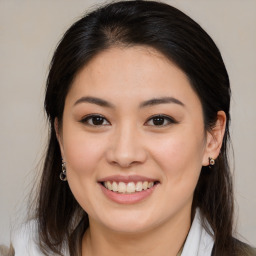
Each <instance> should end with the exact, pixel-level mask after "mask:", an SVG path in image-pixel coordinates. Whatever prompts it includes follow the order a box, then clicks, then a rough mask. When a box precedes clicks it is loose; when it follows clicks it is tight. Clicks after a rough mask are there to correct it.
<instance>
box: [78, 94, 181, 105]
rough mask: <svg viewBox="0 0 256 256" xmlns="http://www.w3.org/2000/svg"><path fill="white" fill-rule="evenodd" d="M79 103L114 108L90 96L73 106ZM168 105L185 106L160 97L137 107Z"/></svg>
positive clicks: (177, 101) (173, 99)
mask: <svg viewBox="0 0 256 256" xmlns="http://www.w3.org/2000/svg"><path fill="white" fill-rule="evenodd" d="M80 103H92V104H96V105H99V106H101V107H107V108H115V106H114V105H113V104H112V103H110V102H108V101H106V100H103V99H100V98H97V97H90V96H87V97H82V98H80V99H78V100H77V101H76V102H75V104H74V106H76V105H77V104H80ZM168 103H174V104H178V105H180V106H185V105H184V103H182V102H181V101H180V100H178V99H176V98H174V97H162V98H153V99H150V100H147V101H143V102H142V103H141V104H140V105H139V107H140V108H144V107H151V106H155V105H160V104H168Z"/></svg>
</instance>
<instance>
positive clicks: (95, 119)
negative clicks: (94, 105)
mask: <svg viewBox="0 0 256 256" xmlns="http://www.w3.org/2000/svg"><path fill="white" fill-rule="evenodd" d="M81 122H82V123H84V124H86V125H90V126H102V125H109V124H110V123H109V122H108V120H107V119H106V118H104V117H103V116H101V115H90V116H87V117H85V118H84V119H83V120H82V121H81Z"/></svg>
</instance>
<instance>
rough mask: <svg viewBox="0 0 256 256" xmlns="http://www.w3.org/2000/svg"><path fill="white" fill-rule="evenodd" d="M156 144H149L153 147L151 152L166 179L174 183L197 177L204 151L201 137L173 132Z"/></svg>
mask: <svg viewBox="0 0 256 256" xmlns="http://www.w3.org/2000/svg"><path fill="white" fill-rule="evenodd" d="M157 145H158V146H157V147H153V145H152V146H151V148H153V149H154V150H152V151H151V154H152V156H153V157H154V159H155V161H156V162H157V164H158V165H159V166H160V167H161V169H162V170H163V171H164V175H165V177H166V179H168V180H170V182H176V183H177V182H178V181H180V180H183V181H184V182H185V181H189V179H191V178H192V179H193V180H195V179H197V177H198V175H199V173H200V170H201V166H202V158H203V152H204V142H203V139H202V137H201V138H196V136H194V137H190V134H189V133H188V134H187V135H186V133H181V134H175V135H173V136H170V137H169V138H166V139H165V140H163V141H162V142H158V143H157Z"/></svg>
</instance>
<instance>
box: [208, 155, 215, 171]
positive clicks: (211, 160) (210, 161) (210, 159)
mask: <svg viewBox="0 0 256 256" xmlns="http://www.w3.org/2000/svg"><path fill="white" fill-rule="evenodd" d="M213 165H215V160H214V159H213V158H212V157H209V168H211V167H212V166H213Z"/></svg>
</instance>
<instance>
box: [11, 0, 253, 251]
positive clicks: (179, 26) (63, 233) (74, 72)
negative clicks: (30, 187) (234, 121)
mask: <svg viewBox="0 0 256 256" xmlns="http://www.w3.org/2000/svg"><path fill="white" fill-rule="evenodd" d="M229 105H230V87H229V78H228V74H227V71H226V69H225V66H224V63H223V60H222V58H221V55H220V53H219V51H218V49H217V47H216V45H215V44H214V42H213V41H212V39H211V38H210V37H209V36H208V35H207V34H206V32H205V31H204V30H203V29H202V28H201V27H200V26H199V25H198V24H197V23H195V22H194V21H193V20H191V19H190V18H189V17H188V16H186V15H185V14H183V13H182V12H180V11H179V10H177V9H175V8H173V7H171V6H169V5H166V4H163V3H157V2H151V1H150V2H147V1H129V2H117V3H114V4H109V5H106V6H104V7H101V8H99V9H97V10H96V11H94V12H92V13H90V14H88V15H86V16H85V17H83V18H82V19H80V20H79V21H77V22H76V23H75V24H74V25H73V26H71V28H70V29H69V30H68V31H67V32H66V34H65V35H64V37H63V39H62V40H61V42H60V44H59V46H58V48H57V49H56V52H55V54H54V56H53V59H52V63H51V68H50V72H49V76H48V80H47V89H46V97H45V110H46V113H47V115H48V118H49V122H50V139H49V145H48V151H47V154H46V158H45V164H44V168H43V172H42V178H41V183H40V193H39V196H38V198H37V207H36V214H35V220H34V221H30V222H29V223H28V224H27V225H26V226H24V228H23V229H22V230H21V231H20V233H19V234H17V236H16V238H14V241H13V245H14V250H15V255H29V253H30V254H31V255H44V254H45V255H82V256H84V255H86V256H90V255H101V256H102V255H148V256H149V255H160V256H161V255H182V256H187V255H189V256H191V255H205V256H206V255H254V254H253V252H252V250H251V249H250V248H249V247H248V246H246V245H244V244H242V243H241V242H239V241H237V240H235V239H234V238H233V191H232V179H231V176H230V171H229V164H228V160H227V147H228V140H229V121H230V116H229Z"/></svg>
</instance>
